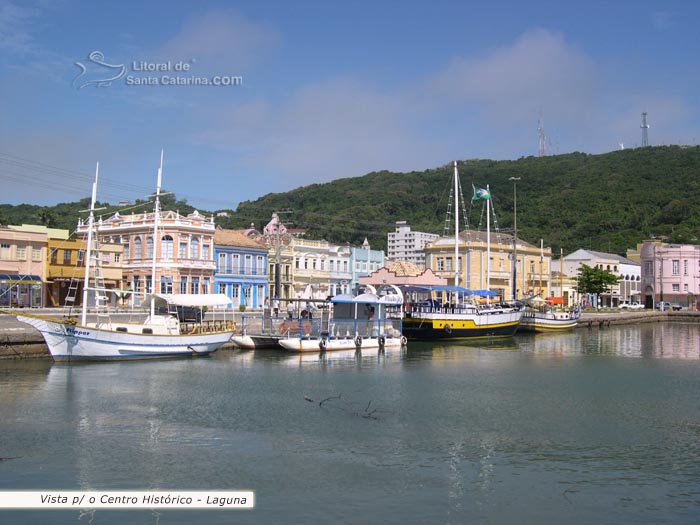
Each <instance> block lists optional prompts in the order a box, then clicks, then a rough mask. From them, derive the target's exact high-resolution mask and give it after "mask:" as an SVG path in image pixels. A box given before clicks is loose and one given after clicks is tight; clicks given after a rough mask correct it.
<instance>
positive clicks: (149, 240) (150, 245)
mask: <svg viewBox="0 0 700 525" xmlns="http://www.w3.org/2000/svg"><path fill="white" fill-rule="evenodd" d="M146 258H147V259H153V235H149V236H148V237H146Z"/></svg>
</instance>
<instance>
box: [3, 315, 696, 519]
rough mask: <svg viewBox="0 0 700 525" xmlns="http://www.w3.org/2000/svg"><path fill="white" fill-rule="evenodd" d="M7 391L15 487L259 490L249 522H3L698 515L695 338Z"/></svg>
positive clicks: (288, 359)
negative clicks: (311, 400)
mask: <svg viewBox="0 0 700 525" xmlns="http://www.w3.org/2000/svg"><path fill="white" fill-rule="evenodd" d="M0 395H1V396H2V397H1V399H2V404H1V405H0V456H1V457H3V458H11V459H5V460H4V461H0V489H1V490H8V489H24V490H34V489H37V490H38V489H63V490H107V489H118V490H207V489H208V490H253V491H255V493H256V508H255V509H253V510H226V511H221V510H212V511H197V510H187V511H177V510H161V511H158V512H154V511H149V510H128V511H114V510H104V509H99V510H96V511H92V512H83V513H81V512H79V511H75V510H50V511H49V510H43V511H40V510H36V511H35V510H31V511H4V512H3V511H0V522H2V523H23V524H26V523H35V522H36V523H96V524H105V523H107V524H117V523H124V522H127V521H128V522H129V523H134V524H139V523H163V524H166V523H167V524H170V523H188V524H189V523H300V524H308V523H353V524H355V523H383V524H391V523H397V524H399V523H401V524H405V523H445V524H457V523H593V522H604V523H616V524H617V523H635V524H637V523H651V522H653V523H674V524H675V523H697V522H698V516H700V403H699V401H700V327H699V326H697V325H683V324H653V325H646V326H631V327H620V328H606V329H603V330H601V331H598V330H597V329H594V330H590V331H589V330H586V329H584V330H578V331H576V332H574V333H571V334H566V335H543V336H537V337H535V336H523V337H520V336H518V337H516V338H514V339H512V340H509V341H507V342H505V343H501V344H499V345H495V346H488V345H486V344H481V345H477V344H470V345H464V344H441V345H436V346H431V345H429V344H411V345H410V347H409V349H408V350H405V351H403V352H401V351H387V352H386V354H385V355H380V356H378V355H377V354H376V353H372V354H363V355H362V356H355V354H354V353H348V354H335V353H329V354H328V355H327V356H326V357H324V358H319V357H318V356H302V357H299V356H292V355H288V354H285V353H282V352H278V351H269V350H268V351H257V352H252V351H251V352H232V351H224V352H220V353H218V354H217V355H216V356H215V357H213V358H210V359H200V360H183V361H161V362H148V363H145V362H140V363H139V362H136V363H114V364H110V363H100V364H89V365H80V366H75V365H74V366H65V365H60V366H59V365H53V364H52V363H51V362H50V361H43V362H0ZM305 396H306V397H308V398H310V399H313V400H314V401H313V402H310V401H307V400H305ZM338 396H340V397H338ZM324 400H325V401H324ZM321 402H322V404H320V403H321Z"/></svg>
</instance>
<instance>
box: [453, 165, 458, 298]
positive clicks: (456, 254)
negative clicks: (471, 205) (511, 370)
mask: <svg viewBox="0 0 700 525" xmlns="http://www.w3.org/2000/svg"><path fill="white" fill-rule="evenodd" d="M454 167H455V170H454V171H455V181H454V184H455V267H454V270H455V286H459V174H458V173H457V161H454Z"/></svg>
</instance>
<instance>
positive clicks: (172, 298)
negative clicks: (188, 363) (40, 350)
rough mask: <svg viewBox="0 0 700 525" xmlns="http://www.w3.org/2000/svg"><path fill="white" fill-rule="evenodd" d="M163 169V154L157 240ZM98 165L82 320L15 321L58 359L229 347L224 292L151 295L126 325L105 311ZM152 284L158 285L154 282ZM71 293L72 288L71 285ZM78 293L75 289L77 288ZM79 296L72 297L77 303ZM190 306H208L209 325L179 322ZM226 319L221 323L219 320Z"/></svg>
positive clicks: (230, 327)
mask: <svg viewBox="0 0 700 525" xmlns="http://www.w3.org/2000/svg"><path fill="white" fill-rule="evenodd" d="M162 167H163V154H162V152H161V160H160V168H159V169H158V185H157V191H156V194H155V208H154V211H155V213H154V232H153V238H157V232H158V217H159V213H160V210H159V205H160V199H159V197H160V185H161V177H162ZM98 178H99V163H98V165H97V168H96V171H95V182H94V183H93V185H92V201H91V204H90V209H89V210H88V211H89V216H88V219H87V231H86V235H87V247H86V248H87V249H86V255H85V257H84V261H85V272H84V281H83V283H84V286H83V293H82V303H81V306H80V316H79V317H77V316H75V315H72V312H73V308H72V307H71V308H70V309H69V310H68V313H67V315H65V316H63V317H49V316H43V315H33V314H25V313H22V314H18V315H16V317H17V319H18V320H19V321H21V322H23V323H26V324H29V325H31V326H33V327H34V328H35V329H37V330H38V331H39V332H40V333H41V335H42V336H43V337H44V340H45V341H46V344H47V346H48V348H49V352H50V353H51V357H52V358H53V359H54V361H73V360H122V359H152V358H171V357H195V356H204V355H208V354H210V353H212V352H214V351H215V350H216V349H218V348H219V347H220V346H222V345H223V344H225V343H227V342H228V341H229V340H230V339H231V336H232V335H233V333H234V320H233V314H229V317H230V320H229V319H227V318H226V315H227V314H226V311H223V313H222V312H221V310H220V307H222V306H227V305H230V303H231V300H230V299H229V298H228V297H227V296H226V295H223V294H201V295H199V294H151V295H148V296H146V297H145V299H144V301H143V303H142V306H143V307H144V308H148V311H147V312H144V313H143V314H141V315H140V318H141V319H143V318H144V317H145V319H143V320H139V321H138V322H122V321H120V320H118V319H116V317H114V316H112V315H110V312H109V311H108V309H107V306H106V305H107V302H108V295H107V294H108V293H111V292H112V290H108V289H106V288H105V286H104V283H102V282H101V280H100V277H99V275H100V272H99V269H100V259H101V258H100V256H99V242H98V238H97V228H96V225H95V203H96V195H97V182H98ZM155 269H156V250H153V262H152V274H153V275H155ZM151 282H154V280H152V281H151ZM71 288H72V289H73V287H71ZM74 289H75V290H77V287H75V288H74ZM74 300H75V297H71V301H74ZM88 303H91V304H92V306H91V307H92V308H93V310H94V312H93V313H92V318H93V320H91V321H88ZM192 307H201V308H203V307H207V309H208V310H209V311H212V312H213V313H212V315H213V320H210V321H205V320H204V319H203V316H202V315H200V316H199V317H198V319H197V318H194V319H192V320H191V321H184V320H183V321H184V322H181V320H180V319H178V317H177V312H178V310H179V311H184V310H185V309H187V308H192ZM218 316H223V319H220V318H217V317H218Z"/></svg>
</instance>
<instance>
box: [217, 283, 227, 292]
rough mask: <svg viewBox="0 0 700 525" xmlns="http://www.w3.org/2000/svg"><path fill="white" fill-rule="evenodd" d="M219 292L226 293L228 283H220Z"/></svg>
mask: <svg viewBox="0 0 700 525" xmlns="http://www.w3.org/2000/svg"><path fill="white" fill-rule="evenodd" d="M219 293H221V294H224V295H226V285H225V284H224V283H219Z"/></svg>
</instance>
